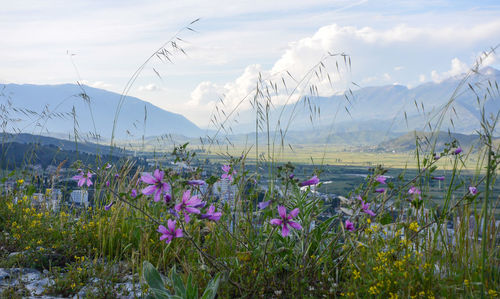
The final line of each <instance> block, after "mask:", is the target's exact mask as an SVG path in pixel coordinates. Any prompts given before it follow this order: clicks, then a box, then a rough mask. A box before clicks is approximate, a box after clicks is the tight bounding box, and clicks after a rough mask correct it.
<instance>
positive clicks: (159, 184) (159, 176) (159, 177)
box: [141, 169, 170, 202]
mask: <svg viewBox="0 0 500 299" xmlns="http://www.w3.org/2000/svg"><path fill="white" fill-rule="evenodd" d="M164 175H165V173H164V172H163V171H161V170H159V169H156V170H155V172H154V175H150V174H149V173H145V174H143V175H142V176H141V180H142V181H143V182H144V183H146V184H150V185H149V186H147V187H146V188H144V189H142V191H141V192H142V194H144V195H151V194H154V201H155V202H158V201H160V199H161V195H162V194H163V192H167V191H168V190H169V189H170V186H169V185H168V184H167V183H164V182H163V176H164Z"/></svg>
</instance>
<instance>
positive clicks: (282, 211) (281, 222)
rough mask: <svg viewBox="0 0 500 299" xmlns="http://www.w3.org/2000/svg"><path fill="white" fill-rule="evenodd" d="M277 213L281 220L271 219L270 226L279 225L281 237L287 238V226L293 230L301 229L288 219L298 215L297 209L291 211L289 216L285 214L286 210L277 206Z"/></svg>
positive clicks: (297, 224)
mask: <svg viewBox="0 0 500 299" xmlns="http://www.w3.org/2000/svg"><path fill="white" fill-rule="evenodd" d="M278 213H279V214H280V217H281V219H277V218H275V219H271V224H272V225H281V227H282V229H281V235H282V236H283V237H286V236H288V234H289V232H290V229H289V228H288V225H290V226H291V227H293V228H295V229H298V230H300V229H302V226H301V225H300V224H299V223H297V222H294V221H291V220H290V219H292V218H295V217H297V214H299V208H295V209H293V210H292V211H291V212H290V214H289V215H287V214H286V208H285V207H284V206H278Z"/></svg>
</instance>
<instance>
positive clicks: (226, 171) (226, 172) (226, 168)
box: [220, 165, 236, 182]
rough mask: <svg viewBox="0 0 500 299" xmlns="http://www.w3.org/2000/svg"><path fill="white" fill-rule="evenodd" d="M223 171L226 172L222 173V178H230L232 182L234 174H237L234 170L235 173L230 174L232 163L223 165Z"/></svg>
mask: <svg viewBox="0 0 500 299" xmlns="http://www.w3.org/2000/svg"><path fill="white" fill-rule="evenodd" d="M222 171H224V173H223V174H222V175H221V177H220V178H221V179H223V180H224V179H228V180H229V181H230V182H232V181H233V175H235V174H236V171H234V170H233V173H232V174H230V173H229V172H230V171H231V166H230V165H222Z"/></svg>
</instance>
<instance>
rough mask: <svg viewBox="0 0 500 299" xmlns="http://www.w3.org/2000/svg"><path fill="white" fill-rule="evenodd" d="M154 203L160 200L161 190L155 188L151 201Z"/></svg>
mask: <svg viewBox="0 0 500 299" xmlns="http://www.w3.org/2000/svg"><path fill="white" fill-rule="evenodd" d="M153 200H154V201H155V202H159V201H160V200H161V189H159V188H156V192H155V196H154V199H153Z"/></svg>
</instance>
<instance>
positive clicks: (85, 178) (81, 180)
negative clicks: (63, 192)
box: [73, 169, 92, 187]
mask: <svg viewBox="0 0 500 299" xmlns="http://www.w3.org/2000/svg"><path fill="white" fill-rule="evenodd" d="M90 178H92V173H91V172H90V171H89V172H87V175H85V174H84V173H83V171H82V170H81V169H80V174H79V175H75V176H74V177H73V180H77V181H78V187H81V186H83V185H84V184H87V187H90V186H92V181H91V180H90Z"/></svg>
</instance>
